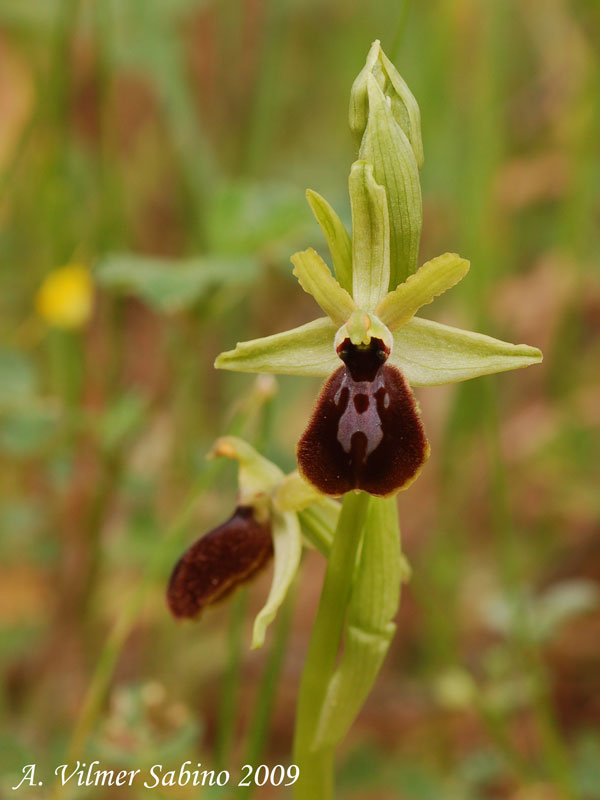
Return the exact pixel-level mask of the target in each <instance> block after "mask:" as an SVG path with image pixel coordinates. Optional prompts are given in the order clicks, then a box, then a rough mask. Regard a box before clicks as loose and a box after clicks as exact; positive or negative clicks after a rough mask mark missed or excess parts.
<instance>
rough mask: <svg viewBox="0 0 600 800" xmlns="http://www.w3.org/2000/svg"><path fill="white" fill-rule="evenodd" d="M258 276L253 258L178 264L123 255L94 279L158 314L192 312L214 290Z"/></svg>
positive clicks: (101, 267) (105, 263)
mask: <svg viewBox="0 0 600 800" xmlns="http://www.w3.org/2000/svg"><path fill="white" fill-rule="evenodd" d="M257 272H258V262H257V260H256V259H254V258H251V257H239V258H226V257H218V256H211V257H206V258H193V259H185V260H177V259H164V258H152V257H148V256H140V255H135V254H133V253H123V254H115V255H110V256H107V257H106V258H105V259H104V260H103V261H101V262H100V264H99V265H98V267H97V268H96V270H95V272H94V275H95V277H96V279H97V281H98V282H99V283H100V284H102V285H103V286H106V287H107V288H110V289H114V290H116V291H120V292H124V293H128V294H132V295H134V296H135V297H138V298H139V299H140V300H142V301H143V302H145V303H147V304H148V305H149V306H151V307H152V308H154V309H155V310H156V311H159V312H163V313H174V312H177V311H182V310H184V309H186V308H190V307H191V306H192V305H193V304H194V303H195V302H196V301H197V300H199V299H200V297H202V295H204V294H205V293H206V292H207V291H208V290H209V289H211V288H212V287H214V286H218V285H220V284H223V283H240V282H241V283H243V282H249V281H252V280H254V279H255V278H256V275H257Z"/></svg>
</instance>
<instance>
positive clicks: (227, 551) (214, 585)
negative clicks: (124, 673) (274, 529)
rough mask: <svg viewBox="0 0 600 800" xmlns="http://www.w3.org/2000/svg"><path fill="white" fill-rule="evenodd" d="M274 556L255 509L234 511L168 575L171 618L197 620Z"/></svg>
mask: <svg viewBox="0 0 600 800" xmlns="http://www.w3.org/2000/svg"><path fill="white" fill-rule="evenodd" d="M272 555H273V541H272V538H271V531H270V529H269V526H268V525H262V524H260V523H259V522H257V521H256V519H255V516H254V509H252V508H249V507H248V506H239V507H238V508H236V510H235V512H234V514H233V516H232V517H231V519H228V520H227V522H224V523H223V525H220V526H219V527H218V528H215V529H214V530H212V531H210V532H209V533H207V534H206V535H204V536H203V537H202V538H201V539H198V541H197V542H195V543H194V544H193V545H192V546H191V547H190V548H189V549H188V550H186V552H185V553H184V554H183V556H182V557H181V558H180V559H179V561H178V562H177V564H176V565H175V569H174V570H173V572H172V574H171V579H170V581H169V587H168V589H167V603H168V606H169V608H170V610H171V613H172V614H173V616H175V617H178V618H192V617H197V616H198V615H199V614H200V612H201V611H202V609H203V608H204V606H206V605H209V604H210V603H215V602H217V601H218V600H221V599H222V598H223V597H225V596H226V595H228V594H229V593H230V592H232V591H233V590H234V589H235V588H236V587H237V586H239V585H240V584H242V583H245V582H246V581H248V580H250V578H252V577H253V576H254V575H255V574H256V573H257V572H258V571H259V570H260V569H261V568H262V567H263V566H264V565H265V564H266V563H267V561H268V560H269V559H270V558H271V556H272Z"/></svg>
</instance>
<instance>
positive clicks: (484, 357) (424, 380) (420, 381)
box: [389, 317, 542, 386]
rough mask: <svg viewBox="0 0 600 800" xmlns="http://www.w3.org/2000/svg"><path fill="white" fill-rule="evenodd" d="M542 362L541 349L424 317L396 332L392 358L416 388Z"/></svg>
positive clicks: (412, 321) (393, 362) (411, 321)
mask: <svg viewBox="0 0 600 800" xmlns="http://www.w3.org/2000/svg"><path fill="white" fill-rule="evenodd" d="M541 360H542V354H541V352H540V351H539V350H538V349H537V347H530V346H529V345H527V344H511V343H510V342H503V341H501V340H500V339H493V338H492V337H491V336H486V335H484V334H483V333H474V332H473V331H465V330H461V329H460V328H452V327H450V326H449V325H442V324H441V323H440V322H432V321H431V320H429V319H422V318H421V317H413V318H412V319H411V320H410V322H408V323H407V324H406V325H404V326H403V327H402V328H400V329H399V330H397V331H395V332H394V347H393V349H392V353H391V355H390V358H389V361H390V363H391V364H394V365H395V366H396V367H398V369H400V371H401V372H402V373H403V374H404V376H405V378H406V379H407V381H408V382H409V383H410V384H412V385H413V386H439V385H441V384H444V383H458V382H459V381H466V380H468V379H469V378H477V377H478V376H480V375H490V374H492V373H495V372H505V371H506V370H509V369H520V368H521V367H528V366H530V365H531V364H537V363H539V362H540V361H541Z"/></svg>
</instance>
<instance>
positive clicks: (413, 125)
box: [350, 40, 423, 168]
mask: <svg viewBox="0 0 600 800" xmlns="http://www.w3.org/2000/svg"><path fill="white" fill-rule="evenodd" d="M368 75H372V76H373V77H374V78H375V79H376V80H377V83H378V84H379V86H380V87H381V90H382V92H383V94H384V96H385V97H386V98H387V99H388V101H389V103H390V108H391V111H392V114H393V116H394V119H395V120H396V122H397V123H398V125H400V127H401V128H402V130H403V131H404V133H405V134H406V136H407V138H408V140H409V141H410V143H411V145H412V148H413V152H414V154H415V159H416V162H417V165H418V166H419V168H420V167H421V166H422V165H423V142H422V140H421V112H420V111H419V105H418V103H417V101H416V99H415V97H414V95H413V93H412V92H411V91H410V89H409V88H408V86H407V85H406V83H405V81H404V80H403V79H402V77H401V76H400V73H399V72H398V70H397V69H396V67H395V66H394V65H393V64H392V62H391V61H390V59H389V58H388V57H387V56H386V54H385V53H384V52H383V50H382V48H381V44H380V42H379V40H376V41H374V42H373V44H372V45H371V49H370V50H369V53H368V55H367V60H366V63H365V66H364V67H363V69H362V70H361V71H360V72H359V74H358V76H357V77H356V80H355V81H354V83H353V85H352V91H351V92H350V128H351V129H352V133H353V135H354V138H355V141H356V146H357V148H359V147H360V143H361V141H362V137H363V135H364V132H365V128H366V127H367V121H368V117H369V95H368V87H367V77H368Z"/></svg>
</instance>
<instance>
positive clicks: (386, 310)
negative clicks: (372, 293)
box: [375, 253, 469, 331]
mask: <svg viewBox="0 0 600 800" xmlns="http://www.w3.org/2000/svg"><path fill="white" fill-rule="evenodd" d="M468 271H469V262H468V261H467V260H466V259H464V258H461V257H460V256H458V255H456V253H444V255H441V256H438V257H437V258H433V259H431V261H427V262H426V263H425V264H423V266H422V267H420V268H419V269H418V270H417V271H416V272H415V274H414V275H410V276H409V277H408V278H407V280H406V281H404V283H401V284H400V286H398V288H397V289H395V290H394V291H393V292H390V293H389V294H388V295H386V296H385V297H384V298H383V300H382V301H381V303H379V305H378V306H377V308H376V309H375V313H376V314H377V316H378V317H379V319H380V320H381V321H382V322H383V324H384V325H387V327H388V328H389V329H390V330H391V331H394V330H397V329H398V328H400V327H401V326H402V325H406V323H407V322H408V321H409V320H410V319H412V317H414V315H415V314H416V313H417V311H418V310H419V309H420V308H421V306H424V305H426V304H427V303H431V301H432V300H433V298H434V297H437V295H439V294H442V293H443V292H445V291H446V290H447V289H451V288H452V286H454V285H455V284H457V283H458V282H459V281H460V280H462V279H463V278H464V277H465V275H466V274H467V272H468Z"/></svg>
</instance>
